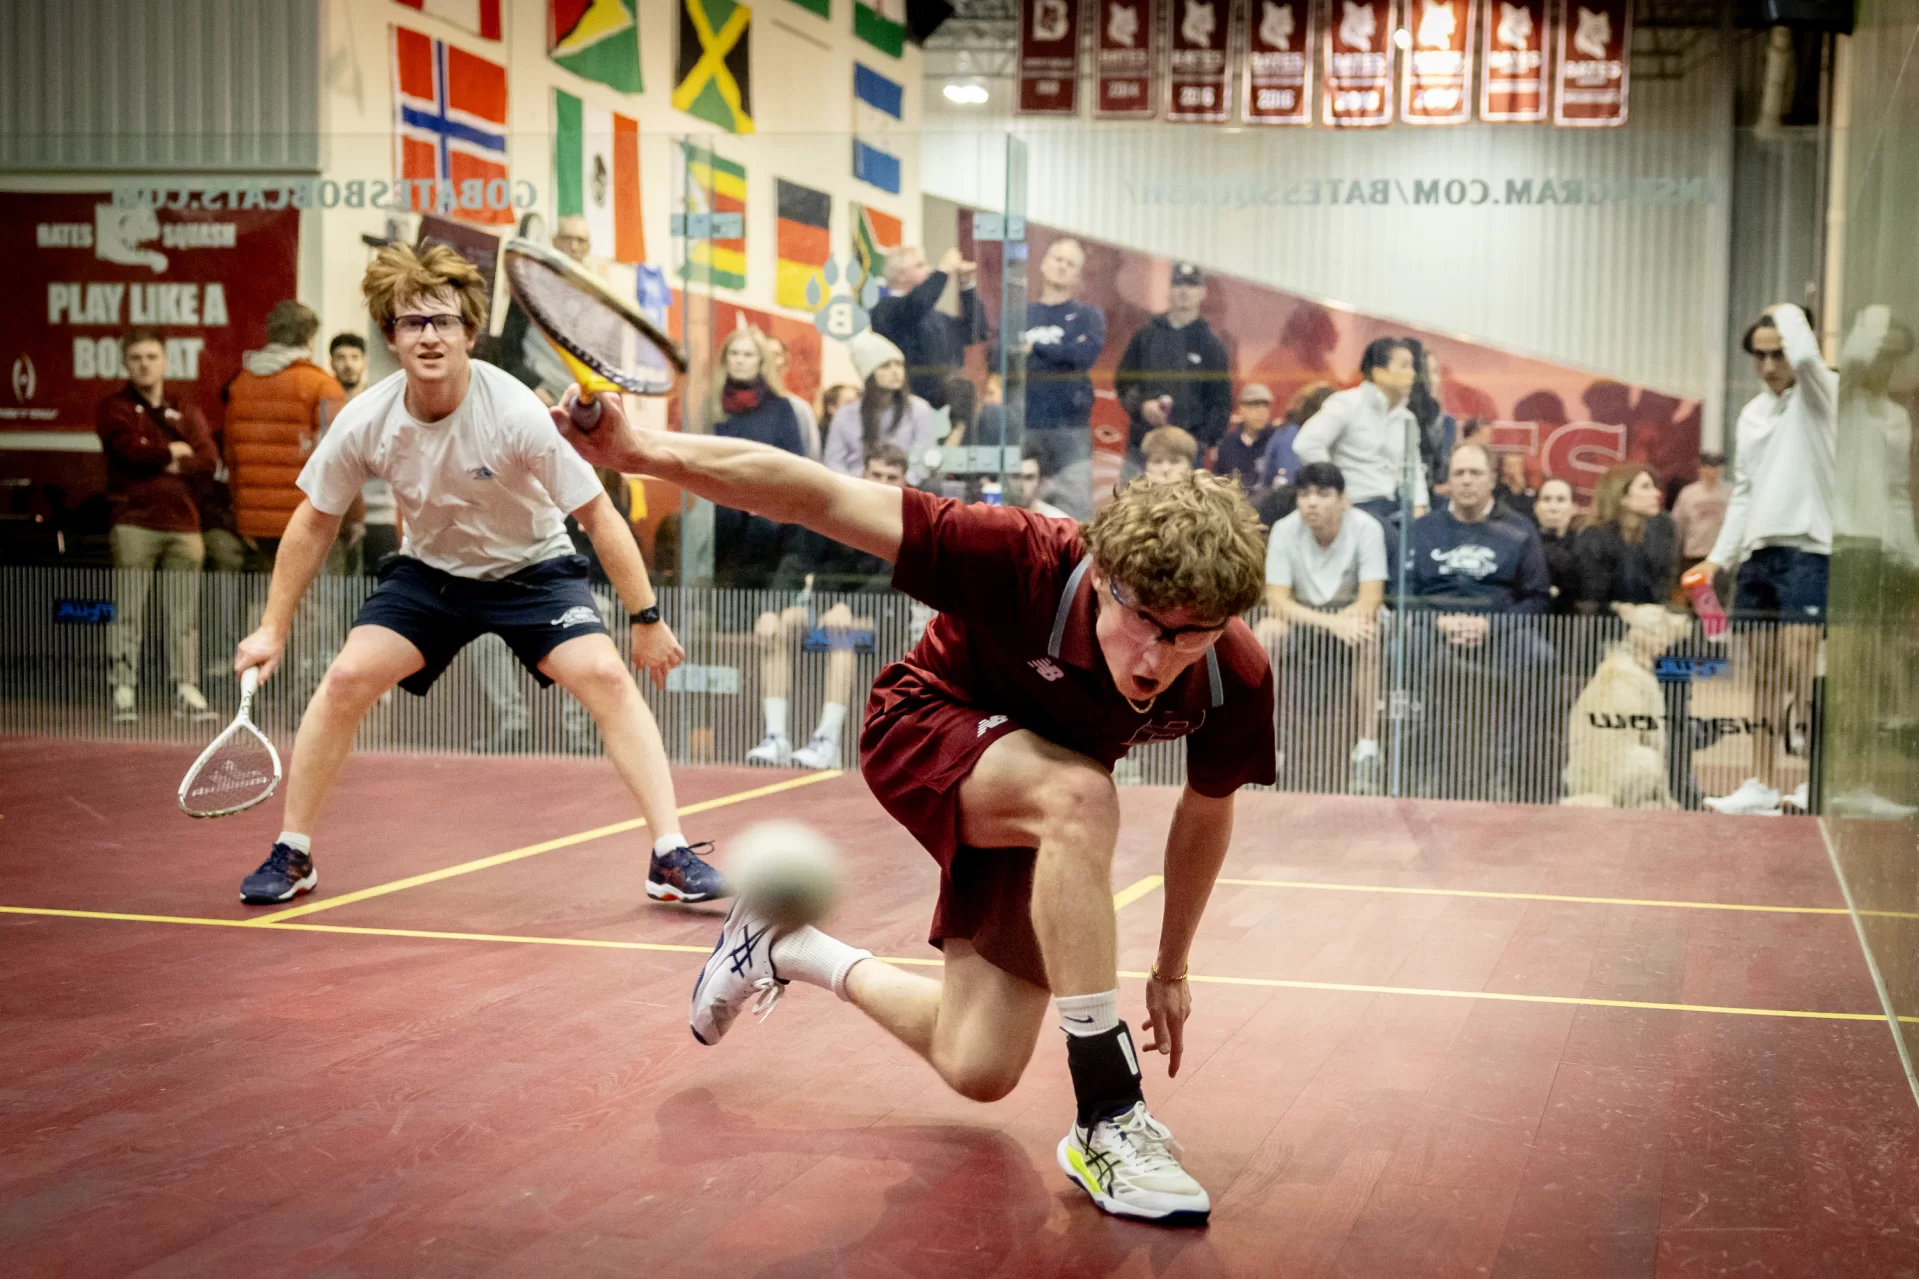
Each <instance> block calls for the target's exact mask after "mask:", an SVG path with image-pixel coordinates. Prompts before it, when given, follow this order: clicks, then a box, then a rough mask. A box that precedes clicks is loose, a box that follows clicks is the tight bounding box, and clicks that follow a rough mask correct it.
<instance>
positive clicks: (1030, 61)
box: [1019, 0, 1079, 115]
mask: <svg viewBox="0 0 1919 1279" xmlns="http://www.w3.org/2000/svg"><path fill="white" fill-rule="evenodd" d="M1019 109H1020V111H1021V112H1022V113H1023V114H1026V115H1078V114H1079V4H1078V3H1077V0H1020V6H1019Z"/></svg>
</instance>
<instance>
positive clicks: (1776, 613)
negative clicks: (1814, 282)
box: [1686, 302, 1839, 814]
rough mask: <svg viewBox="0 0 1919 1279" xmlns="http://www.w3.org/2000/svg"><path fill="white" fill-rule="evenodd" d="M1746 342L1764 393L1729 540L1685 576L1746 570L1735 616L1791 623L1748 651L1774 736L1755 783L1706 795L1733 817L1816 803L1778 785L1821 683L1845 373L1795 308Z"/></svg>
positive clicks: (1736, 461)
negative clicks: (1830, 364) (1781, 756)
mask: <svg viewBox="0 0 1919 1279" xmlns="http://www.w3.org/2000/svg"><path fill="white" fill-rule="evenodd" d="M1741 345H1742V346H1743V347H1744V348H1745V350H1746V353H1747V354H1749V355H1751V356H1752V358H1753V363H1754V366H1755V368H1756V369H1757V371H1758V373H1759V379H1760V381H1762V382H1764V383H1765V390H1763V391H1761V392H1760V393H1759V394H1757V395H1755V396H1753V398H1752V399H1751V400H1750V401H1748V402H1747V404H1746V407H1745V408H1744V409H1741V410H1740V413H1739V423H1738V426H1737V428H1736V432H1735V436H1734V440H1735V445H1734V453H1733V478H1732V500H1731V501H1730V502H1728V503H1727V505H1726V518H1725V522H1724V523H1723V524H1721V525H1720V527H1719V540H1718V541H1717V542H1715V543H1714V544H1713V548H1712V554H1710V555H1709V556H1707V557H1706V559H1705V560H1703V561H1701V562H1700V563H1699V564H1697V565H1695V566H1694V567H1693V568H1692V569H1691V570H1690V571H1689V572H1688V573H1687V575H1686V576H1687V581H1688V582H1689V583H1693V582H1699V581H1707V582H1710V581H1711V580H1712V578H1713V577H1714V575H1716V574H1718V573H1720V572H1722V571H1725V570H1727V569H1736V570H1737V573H1738V578H1737V582H1738V585H1737V587H1736V589H1735V591H1734V595H1733V611H1734V613H1735V615H1736V616H1739V617H1742V618H1749V619H1752V620H1756V621H1777V622H1779V623H1783V625H1780V626H1778V627H1776V628H1775V627H1767V628H1763V629H1760V630H1757V631H1755V632H1753V633H1752V634H1751V637H1750V643H1749V644H1748V654H1749V657H1750V660H1751V675H1752V687H1753V690H1754V691H1753V698H1754V714H1753V720H1754V721H1755V723H1757V724H1759V725H1767V724H1770V725H1773V726H1774V728H1773V731H1770V732H1769V731H1767V730H1766V729H1765V728H1764V727H1761V728H1760V729H1759V730H1758V731H1756V732H1755V733H1753V735H1752V740H1753V776H1751V777H1748V778H1747V779H1746V780H1745V781H1744V782H1743V783H1741V784H1740V786H1739V788H1738V789H1737V790H1735V791H1733V792H1732V793H1731V794H1729V795H1722V796H1718V797H1715V798H1710V799H1708V800H1706V804H1707V806H1708V807H1711V808H1715V809H1718V810H1719V811H1720V812H1722V813H1762V814H1773V813H1777V812H1779V811H1780V803H1781V800H1782V798H1790V799H1791V800H1792V801H1793V803H1794V804H1795V805H1796V806H1797V807H1799V808H1800V809H1802V810H1803V809H1805V808H1807V807H1808V806H1809V805H1808V802H1807V801H1808V796H1807V793H1806V784H1805V783H1804V782H1801V783H1800V784H1799V787H1798V789H1797V790H1796V791H1794V792H1793V794H1792V795H1790V796H1787V797H1782V795H1781V792H1780V790H1779V788H1778V787H1777V786H1775V785H1774V781H1775V771H1776V768H1777V764H1778V750H1777V747H1778V738H1779V735H1780V734H1781V733H1783V734H1784V736H1785V738H1786V749H1787V752H1788V753H1789V754H1808V753H1809V749H1808V747H1807V746H1806V745H1805V741H1806V738H1807V736H1808V734H1809V731H1810V712H1811V708H1812V677H1813V670H1814V667H1815V665H1816V664H1817V661H1818V655H1819V630H1820V626H1821V625H1822V624H1823V623H1824V622H1825V619H1826V578H1827V565H1828V562H1829V560H1830V559H1831V556H1832V511H1833V488H1834V460H1833V458H1834V447H1835V443H1836V441H1837V438H1838V405H1839V376H1838V374H1836V373H1834V372H1833V371H1832V370H1831V369H1829V368H1827V367H1826V363H1825V360H1824V359H1823V358H1822V357H1821V356H1820V354H1819V341H1818V339H1817V338H1815V337H1814V336H1813V331H1812V322H1811V321H1810V320H1809V319H1808V318H1807V316H1806V313H1805V312H1804V311H1802V310H1801V309H1800V308H1799V307H1797V306H1795V305H1793V304H1792V303H1790V302H1780V303H1777V304H1775V305H1773V306H1770V307H1767V308H1766V310H1765V313H1764V314H1762V315H1761V316H1760V317H1759V318H1758V319H1757V320H1755V321H1754V322H1753V324H1752V327H1750V328H1748V329H1747V330H1746V334H1745V337H1744V338H1743V339H1742V340H1741ZM1787 700H1790V703H1791V705H1790V708H1788V707H1787V706H1786V705H1785V704H1784V703H1785V702H1786V701H1787Z"/></svg>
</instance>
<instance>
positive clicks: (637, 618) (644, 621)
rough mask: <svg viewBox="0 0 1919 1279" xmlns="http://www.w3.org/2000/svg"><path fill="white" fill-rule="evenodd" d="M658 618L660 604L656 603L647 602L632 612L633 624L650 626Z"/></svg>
mask: <svg viewBox="0 0 1919 1279" xmlns="http://www.w3.org/2000/svg"><path fill="white" fill-rule="evenodd" d="M659 620H660V606H659V605H658V604H648V605H647V606H646V607H645V608H643V609H641V610H640V611H639V612H637V613H635V614H633V624H634V625H635V626H652V625H654V624H655V623H657V622H658V621H659Z"/></svg>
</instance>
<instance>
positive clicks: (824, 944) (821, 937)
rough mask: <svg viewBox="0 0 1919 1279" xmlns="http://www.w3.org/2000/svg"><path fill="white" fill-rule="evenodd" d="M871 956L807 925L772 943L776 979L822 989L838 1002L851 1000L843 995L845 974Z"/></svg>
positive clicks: (844, 993) (844, 991)
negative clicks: (834, 996)
mask: <svg viewBox="0 0 1919 1279" xmlns="http://www.w3.org/2000/svg"><path fill="white" fill-rule="evenodd" d="M872 957H873V952H872V951H870V950H861V949H860V948H859V947H857V946H848V945H847V944H846V943H845V942H843V941H841V940H840V939H839V938H837V937H828V936H827V935H826V934H825V933H823V932H821V931H820V930H819V929H817V928H814V927H813V926H812V925H811V924H808V925H806V926H804V927H801V928H795V929H794V930H793V931H792V932H790V933H787V934H785V935H783V936H781V937H776V938H774V940H773V967H774V968H776V969H778V970H779V974H780V976H782V977H784V978H786V979H787V980H788V981H803V982H805V983H806V984H807V985H809V986H823V987H825V988H826V989H827V990H830V991H832V992H833V993H834V994H835V995H838V996H839V997H840V998H841V999H848V1000H850V999H851V998H852V997H851V996H850V995H848V994H847V993H846V975H847V974H848V973H850V972H852V971H853V965H854V964H857V963H859V962H860V960H862V959H871V958H872Z"/></svg>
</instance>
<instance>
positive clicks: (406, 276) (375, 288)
mask: <svg viewBox="0 0 1919 1279" xmlns="http://www.w3.org/2000/svg"><path fill="white" fill-rule="evenodd" d="M442 291H445V292H449V293H451V294H453V298H454V301H456V302H458V303H459V304H460V320H461V322H462V323H463V324H465V325H466V331H467V335H468V336H469V337H470V336H472V335H473V334H475V333H478V332H479V331H480V330H481V329H482V328H484V327H485V326H486V322H487V318H488V317H487V289H486V277H485V276H483V275H481V274H480V271H479V268H478V267H476V266H474V265H473V264H472V263H471V262H468V261H467V260H466V259H465V258H463V257H461V256H460V255H459V254H458V253H455V252H454V251H453V250H452V249H450V248H448V247H447V246H446V245H444V244H435V245H433V246H431V247H430V248H428V249H426V250H424V251H423V252H417V253H416V252H415V251H414V250H413V249H412V248H411V247H409V246H407V245H404V244H389V245H387V246H386V247H385V248H384V249H381V250H380V251H379V252H378V253H376V254H374V255H373V261H371V262H369V263H367V268H366V274H365V275H363V276H361V277H360V292H361V293H362V294H363V295H364V296H365V297H366V309H367V310H368V311H369V312H371V313H372V315H373V322H374V323H375V324H377V325H379V326H380V332H382V333H384V334H386V336H387V338H388V340H389V341H390V340H391V339H392V337H393V321H394V317H395V316H397V315H398V314H399V310H400V304H401V303H403V302H411V301H414V300H415V299H417V298H420V297H423V296H425V295H427V294H430V293H439V292H442Z"/></svg>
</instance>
